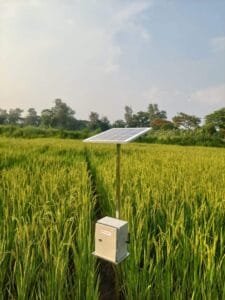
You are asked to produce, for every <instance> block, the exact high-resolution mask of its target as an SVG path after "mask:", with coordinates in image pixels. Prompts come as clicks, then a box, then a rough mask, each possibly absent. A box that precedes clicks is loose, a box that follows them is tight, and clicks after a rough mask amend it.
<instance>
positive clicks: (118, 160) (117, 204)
mask: <svg viewBox="0 0 225 300" xmlns="http://www.w3.org/2000/svg"><path fill="white" fill-rule="evenodd" d="M120 150H121V145H120V144H116V218H117V219H119V217H120Z"/></svg>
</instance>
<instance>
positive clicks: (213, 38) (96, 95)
mask: <svg viewBox="0 0 225 300" xmlns="http://www.w3.org/2000/svg"><path fill="white" fill-rule="evenodd" d="M56 98H60V99H62V100H63V101H64V102H66V103H67V104H68V105H69V106H70V107H71V108H72V109H74V110H75V111H76V114H75V117H77V118H79V119H88V116H89V114H90V112H91V111H95V112H98V113H99V115H100V116H101V117H102V116H107V117H108V118H109V119H110V120H111V121H114V120H116V119H120V118H123V116H124V107H125V105H129V106H131V107H132V109H133V111H134V112H137V111H140V110H147V107H148V105H149V104H150V103H157V104H158V105H159V109H161V110H166V111H167V114H168V118H169V119H170V118H171V117H172V116H174V115H176V114H177V113H178V112H185V113H188V114H193V115H197V116H199V117H204V116H205V115H206V114H208V113H211V112H212V111H214V110H216V109H219V108H222V107H225V1H224V0H189V1H186V0H0V108H3V109H9V108H16V107H20V108H22V109H24V111H25V112H26V111H27V109H28V108H30V107H34V108H36V110H37V111H38V113H40V112H41V110H43V109H45V108H50V107H52V106H53V105H54V99H56Z"/></svg>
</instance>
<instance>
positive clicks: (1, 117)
mask: <svg viewBox="0 0 225 300" xmlns="http://www.w3.org/2000/svg"><path fill="white" fill-rule="evenodd" d="M7 121H8V114H7V110H5V109H1V108H0V124H1V125H3V124H6V123H7Z"/></svg>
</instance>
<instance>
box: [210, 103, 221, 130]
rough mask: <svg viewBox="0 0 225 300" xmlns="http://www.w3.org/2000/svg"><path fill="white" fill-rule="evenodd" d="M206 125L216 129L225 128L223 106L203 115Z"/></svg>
mask: <svg viewBox="0 0 225 300" xmlns="http://www.w3.org/2000/svg"><path fill="white" fill-rule="evenodd" d="M205 123H206V125H208V126H209V125H211V126H214V128H215V129H216V130H221V129H225V107H223V108H221V109H219V110H216V111H214V112H213V113H212V114H209V115H207V116H206V117H205Z"/></svg>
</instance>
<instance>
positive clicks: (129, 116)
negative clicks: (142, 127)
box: [124, 106, 134, 127]
mask: <svg viewBox="0 0 225 300" xmlns="http://www.w3.org/2000/svg"><path fill="white" fill-rule="evenodd" d="M124 119H125V121H126V126H127V127H133V125H134V124H133V110H132V108H131V107H130V106H125V114H124Z"/></svg>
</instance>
